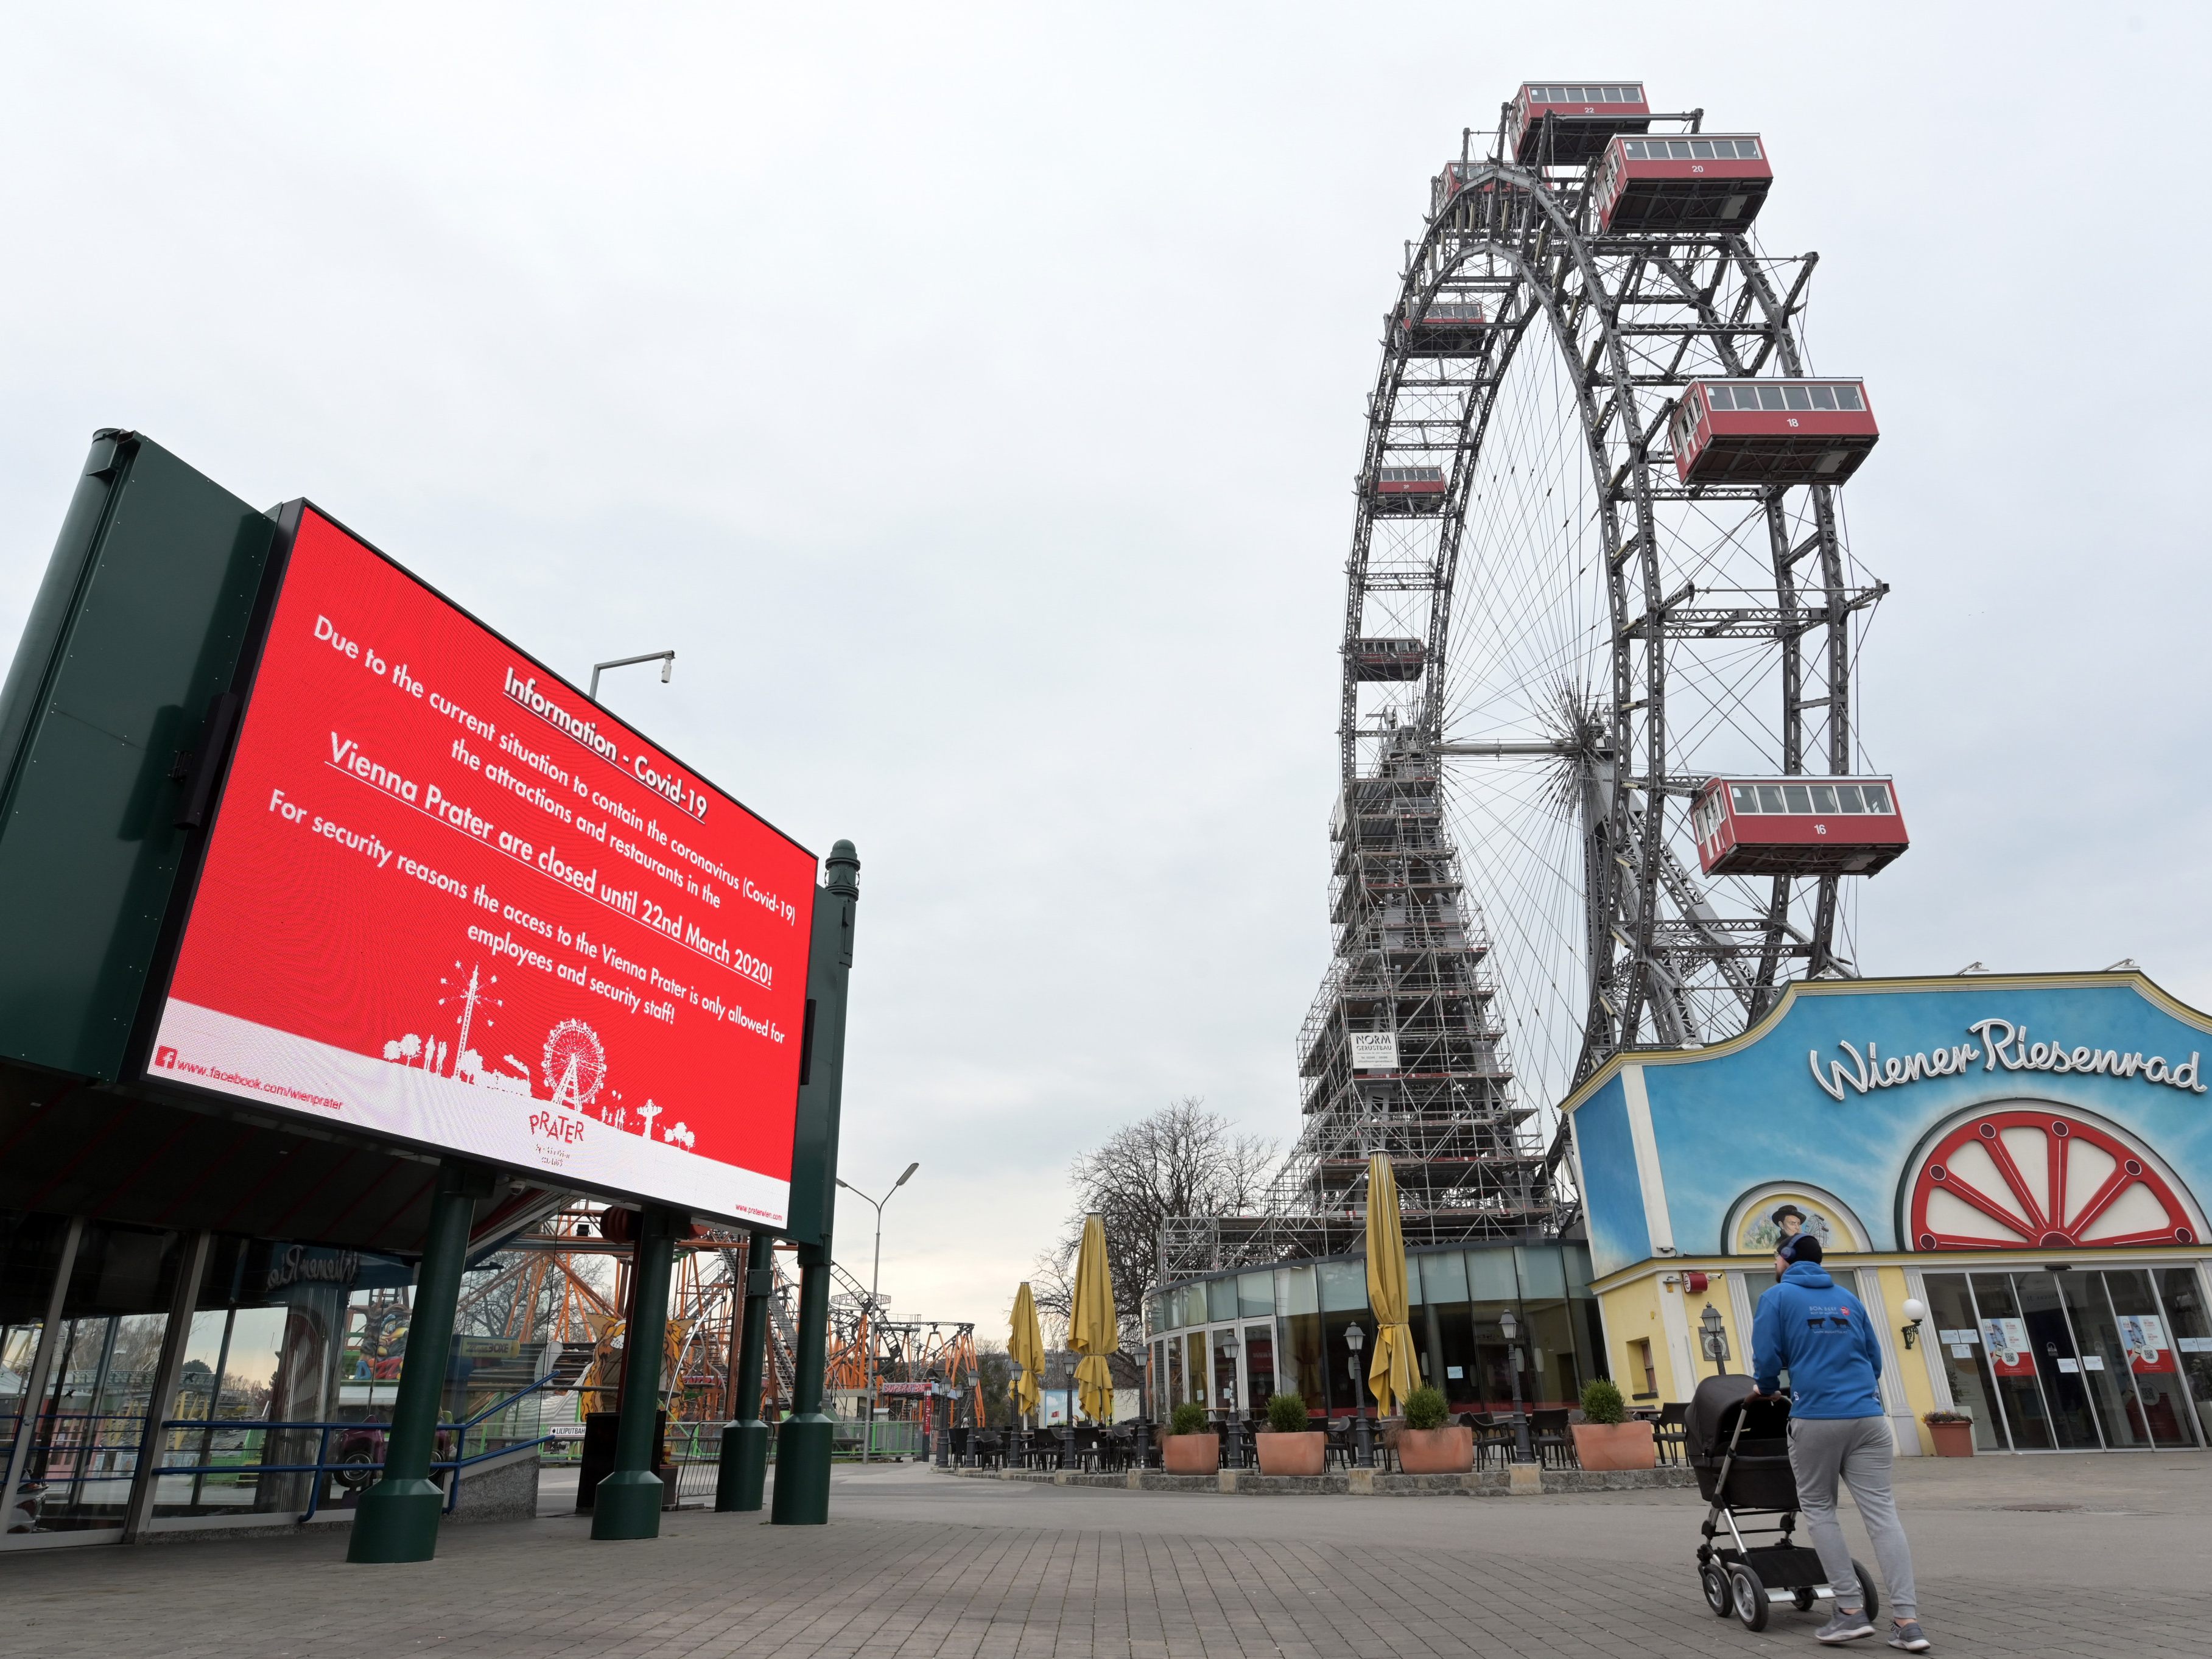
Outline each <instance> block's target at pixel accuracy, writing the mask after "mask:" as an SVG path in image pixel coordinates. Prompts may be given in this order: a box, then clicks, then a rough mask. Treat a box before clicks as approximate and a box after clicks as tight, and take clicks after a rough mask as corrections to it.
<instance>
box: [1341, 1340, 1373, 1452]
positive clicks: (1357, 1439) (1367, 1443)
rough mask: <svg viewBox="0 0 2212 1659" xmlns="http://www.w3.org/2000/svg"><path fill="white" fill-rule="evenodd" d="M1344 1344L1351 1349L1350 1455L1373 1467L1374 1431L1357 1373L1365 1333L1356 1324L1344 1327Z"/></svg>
mask: <svg viewBox="0 0 2212 1659" xmlns="http://www.w3.org/2000/svg"><path fill="white" fill-rule="evenodd" d="M1344 1346H1346V1347H1347V1348H1349V1349H1351V1350H1352V1364H1350V1366H1349V1367H1348V1368H1347V1369H1348V1370H1350V1371H1351V1373H1352V1447H1353V1450H1352V1455H1353V1457H1354V1458H1356V1459H1357V1460H1358V1464H1359V1467H1360V1468H1363V1469H1371V1468H1374V1467H1375V1437H1374V1433H1375V1431H1373V1430H1372V1429H1370V1428H1369V1427H1368V1426H1367V1395H1366V1390H1365V1389H1364V1388H1363V1387H1362V1381H1363V1379H1362V1378H1361V1376H1360V1375H1359V1351H1360V1350H1361V1349H1362V1348H1364V1347H1365V1346H1367V1333H1366V1332H1365V1331H1364V1330H1362V1329H1361V1328H1359V1327H1358V1325H1357V1324H1351V1325H1347V1326H1346V1327H1345V1328H1344Z"/></svg>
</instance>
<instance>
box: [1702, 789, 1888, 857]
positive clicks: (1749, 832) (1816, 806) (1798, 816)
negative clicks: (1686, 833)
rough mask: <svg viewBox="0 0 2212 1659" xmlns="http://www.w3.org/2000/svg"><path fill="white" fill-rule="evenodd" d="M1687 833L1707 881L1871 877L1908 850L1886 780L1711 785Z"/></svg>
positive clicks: (1704, 790)
mask: <svg viewBox="0 0 2212 1659" xmlns="http://www.w3.org/2000/svg"><path fill="white" fill-rule="evenodd" d="M1690 828H1691V831H1692V834H1694V835H1695V836H1697V839H1698V861H1699V863H1700V864H1701V865H1703V866H1704V867H1705V873H1706V874H1707V875H1709V876H1870V875H1872V874H1874V872H1875V871H1877V870H1880V869H1881V868H1882V867H1883V866H1886V865H1887V864H1888V863H1889V862H1890V860H1893V859H1894V858H1895V857H1896V856H1897V855H1898V854H1899V853H1902V852H1903V851H1905V848H1907V847H1908V846H1910V845H1911V842H1910V840H1909V839H1908V838H1907V836H1905V819H1904V817H1903V816H1902V815H1901V814H1900V813H1899V811H1898V810H1897V787H1896V785H1894V784H1893V783H1892V782H1891V781H1890V780H1889V779H1887V778H1886V777H1866V778H1836V777H1812V776H1808V775H1803V774H1797V775H1791V776H1786V777H1764V778H1714V779H1712V780H1711V781H1708V782H1707V783H1706V785H1705V787H1704V788H1703V789H1701V790H1699V792H1698V799H1697V804H1696V805H1693V806H1692V807H1691V809H1690Z"/></svg>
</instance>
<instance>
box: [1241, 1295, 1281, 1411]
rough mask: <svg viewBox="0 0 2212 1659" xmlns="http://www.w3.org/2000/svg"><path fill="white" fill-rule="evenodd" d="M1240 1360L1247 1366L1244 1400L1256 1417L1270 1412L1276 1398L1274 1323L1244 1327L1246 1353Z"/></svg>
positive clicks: (1243, 1385)
mask: <svg viewBox="0 0 2212 1659" xmlns="http://www.w3.org/2000/svg"><path fill="white" fill-rule="evenodd" d="M1239 1357H1240V1358H1241V1359H1242V1361H1243V1366H1244V1375H1243V1381H1242V1384H1241V1386H1242V1387H1243V1390H1244V1393H1243V1400H1244V1401H1245V1403H1246V1405H1247V1406H1248V1407H1249V1408H1250V1409H1251V1411H1252V1413H1253V1414H1254V1415H1255V1417H1256V1416H1257V1415H1258V1414H1259V1413H1261V1412H1264V1411H1266V1410H1267V1402H1268V1401H1270V1400H1272V1399H1273V1398H1274V1395H1275V1322H1274V1321H1273V1320H1272V1319H1271V1320H1269V1321H1267V1322H1266V1323H1264V1324H1260V1325H1247V1326H1246V1327H1245V1328H1244V1346H1243V1353H1242V1354H1241V1355H1240V1356H1239Z"/></svg>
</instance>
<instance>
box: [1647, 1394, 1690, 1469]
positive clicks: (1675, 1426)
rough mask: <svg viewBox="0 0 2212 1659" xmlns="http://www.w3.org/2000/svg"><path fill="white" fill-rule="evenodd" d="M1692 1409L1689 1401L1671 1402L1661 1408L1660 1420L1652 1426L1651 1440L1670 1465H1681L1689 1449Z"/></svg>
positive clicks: (1663, 1459) (1662, 1457)
mask: <svg viewBox="0 0 2212 1659" xmlns="http://www.w3.org/2000/svg"><path fill="white" fill-rule="evenodd" d="M1689 1415H1690V1407H1689V1402H1688V1401H1682V1400H1676V1401H1668V1403H1667V1404H1666V1405H1664V1406H1662V1407H1660V1408H1659V1420H1658V1421H1657V1422H1656V1423H1655V1424H1653V1425H1652V1426H1651V1438H1652V1441H1653V1442H1654V1443H1655V1444H1656V1446H1657V1447H1658V1449H1659V1455H1660V1457H1661V1459H1662V1461H1664V1462H1668V1463H1680V1462H1681V1461H1682V1458H1683V1455H1684V1454H1685V1453H1686V1450H1687V1449H1688V1447H1689V1439H1690V1436H1689V1430H1688V1427H1687V1426H1686V1425H1687V1423H1688V1420H1689Z"/></svg>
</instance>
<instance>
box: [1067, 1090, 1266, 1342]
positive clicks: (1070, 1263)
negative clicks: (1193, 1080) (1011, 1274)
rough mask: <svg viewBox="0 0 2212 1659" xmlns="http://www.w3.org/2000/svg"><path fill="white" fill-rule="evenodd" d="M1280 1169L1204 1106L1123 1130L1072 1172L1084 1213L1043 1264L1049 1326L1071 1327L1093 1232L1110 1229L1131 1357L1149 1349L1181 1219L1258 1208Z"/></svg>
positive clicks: (1192, 1100)
mask: <svg viewBox="0 0 2212 1659" xmlns="http://www.w3.org/2000/svg"><path fill="white" fill-rule="evenodd" d="M1276 1162H1277V1152H1276V1145H1275V1143H1274V1142H1273V1140H1270V1139H1267V1138H1266V1137H1264V1136H1261V1135H1240V1134H1238V1133H1236V1126H1235V1125H1234V1124H1232V1123H1231V1121H1229V1120H1228V1119H1227V1118H1225V1117H1224V1116H1222V1115H1221V1114H1219V1113H1218V1112H1209V1111H1207V1110H1206V1103H1205V1102H1204V1101H1203V1100H1201V1099H1200V1098H1198V1097H1196V1096H1194V1095H1192V1096H1185V1097H1183V1098H1182V1099H1181V1100H1178V1101H1176V1103H1174V1104H1173V1105H1171V1106H1164V1107H1162V1108H1161V1109H1159V1110H1158V1111H1157V1112H1154V1113H1153V1114H1152V1115H1151V1116H1149V1117H1146V1118H1140V1119H1139V1120H1138V1121H1136V1122H1134V1123H1132V1124H1129V1125H1128V1126H1127V1127H1124V1128H1121V1129H1117V1130H1115V1132H1114V1133H1112V1134H1111V1135H1109V1136H1108V1137H1107V1138H1106V1140H1105V1142H1104V1144H1103V1145H1102V1146H1098V1147H1097V1148H1096V1149H1094V1150H1093V1151H1091V1152H1085V1153H1084V1154H1083V1156H1082V1157H1080V1158H1077V1159H1076V1160H1075V1163H1074V1164H1073V1166H1071V1167H1070V1169H1069V1170H1068V1180H1069V1182H1070V1183H1071V1184H1072V1185H1073V1187H1074V1188H1075V1194H1076V1207H1075V1211H1074V1212H1073V1215H1071V1216H1070V1217H1069V1218H1068V1223H1067V1227H1066V1231H1064V1232H1063V1233H1062V1234H1061V1236H1060V1241H1059V1242H1058V1243H1056V1244H1055V1245H1054V1247H1053V1248H1052V1249H1050V1250H1048V1251H1047V1252H1046V1253H1045V1255H1043V1256H1042V1257H1041V1258H1039V1260H1038V1262H1037V1266H1036V1271H1035V1273H1033V1275H1032V1282H1031V1290H1032V1293H1033V1294H1034V1295H1035V1296H1036V1304H1037V1312H1038V1315H1039V1316H1040V1317H1041V1318H1042V1317H1046V1316H1052V1317H1056V1318H1057V1319H1058V1320H1059V1321H1060V1323H1061V1325H1062V1327H1063V1328H1064V1327H1065V1324H1066V1318H1067V1312H1068V1304H1069V1297H1070V1292H1071V1291H1073V1287H1074V1275H1075V1257H1076V1252H1077V1250H1078V1249H1079V1247H1080V1246H1081V1244H1082V1243H1083V1222H1084V1218H1085V1216H1086V1215H1089V1214H1091V1213H1092V1212H1097V1214H1098V1215H1099V1216H1100V1217H1101V1218H1103V1220H1104V1222H1105V1224H1106V1260H1107V1266H1108V1269H1109V1272H1110V1273H1111V1275H1112V1277H1113V1280H1114V1308H1115V1312H1116V1313H1117V1314H1119V1315H1120V1316H1121V1342H1122V1346H1124V1347H1126V1348H1131V1349H1137V1350H1141V1349H1142V1347H1143V1346H1144V1335H1143V1327H1144V1294H1145V1291H1146V1288H1147V1287H1148V1286H1150V1285H1152V1284H1154V1283H1156V1282H1157V1281H1158V1277H1159V1261H1160V1239H1161V1236H1162V1234H1163V1233H1164V1231H1165V1230H1166V1226H1167V1224H1168V1222H1169V1221H1170V1219H1172V1218H1175V1217H1176V1216H1187V1215H1219V1214H1227V1213H1230V1212H1234V1211H1237V1210H1243V1209H1246V1208H1249V1207H1250V1206H1253V1205H1255V1204H1256V1203H1257V1202H1258V1201H1259V1200H1260V1195H1261V1192H1262V1191H1263V1190H1264V1189H1265V1188H1266V1187H1267V1180H1268V1177H1269V1176H1270V1175H1271V1174H1272V1173H1273V1170H1274V1167H1275V1164H1276Z"/></svg>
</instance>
